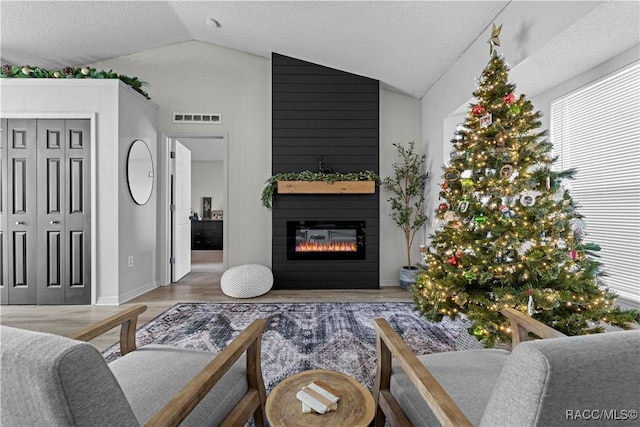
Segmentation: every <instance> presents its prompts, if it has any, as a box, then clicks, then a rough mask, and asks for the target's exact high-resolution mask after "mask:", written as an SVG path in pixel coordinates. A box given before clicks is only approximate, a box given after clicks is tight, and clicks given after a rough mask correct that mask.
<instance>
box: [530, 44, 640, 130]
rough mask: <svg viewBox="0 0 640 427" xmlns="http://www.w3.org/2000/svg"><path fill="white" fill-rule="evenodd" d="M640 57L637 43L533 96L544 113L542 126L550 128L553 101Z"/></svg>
mask: <svg viewBox="0 0 640 427" xmlns="http://www.w3.org/2000/svg"><path fill="white" fill-rule="evenodd" d="M639 59H640V45H637V46H634V47H632V48H631V49H628V50H626V51H625V52H623V53H621V54H620V55H616V56H615V57H613V58H611V59H609V60H608V61H607V62H604V63H602V64H600V65H598V66H596V67H594V68H592V69H591V70H589V71H587V72H585V73H582V74H579V75H577V76H575V77H573V78H572V79H569V80H567V81H565V82H563V83H562V84H559V85H557V86H554V87H553V88H551V89H549V90H547V91H545V92H543V93H541V94H538V95H536V96H535V97H531V98H530V99H531V103H532V104H533V106H534V107H535V109H536V110H540V112H541V113H542V118H541V120H540V122H541V123H542V128H543V129H550V119H551V101H553V100H554V99H556V98H559V97H561V96H563V95H566V94H568V93H570V92H573V91H575V90H577V89H580V88H581V87H583V86H585V85H588V84H589V83H591V82H594V81H596V80H599V79H601V78H602V77H605V76H606V75H608V74H611V73H613V72H614V71H616V70H619V69H621V68H624V67H626V66H627V65H629V64H631V63H633V62H635V61H638V60H639ZM621 108H624V106H621Z"/></svg>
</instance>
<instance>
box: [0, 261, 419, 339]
mask: <svg viewBox="0 0 640 427" xmlns="http://www.w3.org/2000/svg"><path fill="white" fill-rule="evenodd" d="M200 252H203V251H200ZM205 252H206V251H205ZM210 252H216V251H210ZM196 256H197V257H198V258H197V261H198V262H201V263H206V262H208V261H207V260H206V259H204V260H203V259H202V254H196ZM194 266H195V267H194V269H193V271H192V272H191V273H189V274H188V275H187V276H185V277H184V278H183V279H181V280H180V281H179V282H178V283H173V284H171V285H168V286H161V287H158V288H156V289H153V290H151V291H149V292H147V293H146V294H144V295H141V296H139V297H137V298H135V299H133V300H131V301H128V302H127V303H125V304H123V305H121V306H88V305H70V306H69V305H66V306H57V305H40V306H36V305H9V306H6V305H5V306H1V307H0V324H3V325H7V326H13V327H16V328H23V329H29V330H33V331H41V332H49V333H53V334H58V335H65V336H68V335H71V334H72V333H74V332H77V331H79V330H80V329H82V328H85V327H87V326H88V325H90V324H92V323H95V322H97V321H100V320H102V319H104V318H105V317H107V316H110V315H112V314H114V313H116V312H118V311H121V310H122V308H123V307H129V306H131V305H134V304H145V305H147V306H148V309H147V311H146V312H145V313H143V314H142V315H141V316H140V319H139V320H138V327H140V326H142V325H144V324H146V323H147V322H149V321H150V320H152V319H154V318H155V317H157V316H158V315H160V314H161V313H163V312H164V311H166V310H167V309H168V308H170V307H172V306H173V305H174V304H176V303H179V302H213V303H232V302H251V303H253V302H267V303H278V302H283V303H284V302H287V303H292V302H411V301H412V298H411V294H410V293H409V292H407V291H405V290H404V289H402V288H400V287H398V286H389V287H383V288H382V289H379V290H378V289H375V290H346V289H345V290H343V289H340V290H273V291H270V292H268V293H267V294H265V295H262V296H259V297H256V298H250V299H241V300H240V299H236V298H230V297H228V296H226V295H224V294H223V293H222V290H221V289H220V276H221V274H220V271H221V269H220V266H216V265H215V264H214V265H212V266H208V267H202V266H200V264H198V263H196V264H194ZM199 266H200V267H199ZM209 267H211V268H209ZM118 340H119V329H118V328H116V329H113V330H112V331H110V332H108V333H106V334H104V335H102V336H100V337H98V338H96V339H94V340H93V341H91V343H92V344H93V345H94V346H96V347H97V348H98V350H100V351H102V350H104V349H106V348H107V347H109V346H110V345H112V344H114V343H116V342H117V341H118Z"/></svg>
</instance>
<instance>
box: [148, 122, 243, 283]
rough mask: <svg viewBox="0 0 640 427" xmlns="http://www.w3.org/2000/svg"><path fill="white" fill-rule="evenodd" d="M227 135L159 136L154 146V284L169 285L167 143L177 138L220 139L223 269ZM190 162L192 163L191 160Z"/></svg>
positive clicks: (226, 226)
mask: <svg viewBox="0 0 640 427" xmlns="http://www.w3.org/2000/svg"><path fill="white" fill-rule="evenodd" d="M228 135H229V134H228V133H227V132H207V133H191V132H162V134H161V136H160V143H159V144H158V169H159V170H158V174H159V177H158V195H159V199H158V206H159V207H158V215H159V216H158V239H157V242H158V271H157V274H158V284H159V285H160V286H167V285H170V284H171V264H170V262H169V259H170V258H171V244H172V242H171V236H172V234H171V233H172V230H171V212H170V207H169V204H170V200H171V173H172V171H171V166H170V157H169V152H170V151H171V141H172V140H174V139H177V140H179V139H180V138H184V139H186V138H189V139H193V138H196V139H222V146H223V151H224V152H223V153H222V157H223V159H224V161H223V165H222V174H223V183H222V188H223V200H224V210H225V212H224V218H223V223H222V241H223V244H222V245H223V246H222V247H223V252H222V268H223V269H225V270H226V268H227V254H228V252H229V251H228V250H226V249H225V248H226V247H227V242H228V237H227V236H228V230H229V221H230V220H231V216H230V215H229V213H228V212H227V211H228V209H229V136H228ZM192 161H193V159H192Z"/></svg>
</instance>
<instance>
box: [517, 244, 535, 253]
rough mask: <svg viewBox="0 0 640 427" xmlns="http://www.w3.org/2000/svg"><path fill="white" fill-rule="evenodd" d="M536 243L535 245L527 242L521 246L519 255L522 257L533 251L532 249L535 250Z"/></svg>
mask: <svg viewBox="0 0 640 427" xmlns="http://www.w3.org/2000/svg"><path fill="white" fill-rule="evenodd" d="M534 244H535V243H533V241H531V240H526V241H524V242H522V243H521V244H520V247H519V248H518V255H520V256H522V255H524V254H526V253H527V252H529V251H530V250H531V248H533V246H534Z"/></svg>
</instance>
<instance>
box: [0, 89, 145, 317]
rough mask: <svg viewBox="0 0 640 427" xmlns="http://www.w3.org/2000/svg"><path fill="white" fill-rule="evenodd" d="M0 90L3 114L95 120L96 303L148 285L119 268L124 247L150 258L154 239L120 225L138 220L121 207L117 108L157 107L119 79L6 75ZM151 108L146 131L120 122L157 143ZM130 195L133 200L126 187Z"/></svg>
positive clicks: (93, 220)
mask: <svg viewBox="0 0 640 427" xmlns="http://www.w3.org/2000/svg"><path fill="white" fill-rule="evenodd" d="M0 89H1V93H2V96H1V97H0V110H1V111H2V115H3V117H25V118H29V117H33V118H37V117H41V118H90V119H91V121H92V128H91V132H92V134H91V137H92V138H91V139H92V140H91V144H92V146H91V150H92V151H91V157H92V164H91V167H92V183H91V197H92V200H91V203H92V217H91V224H92V235H91V244H92V251H91V257H92V268H93V269H92V301H93V302H95V303H97V304H118V303H120V302H122V300H121V298H120V294H121V292H122V291H124V292H127V291H129V292H132V291H133V290H134V289H136V288H140V287H144V286H145V283H146V282H147V281H148V280H152V279H147V278H139V277H137V276H130V275H124V276H121V275H120V273H119V272H120V270H121V268H122V267H123V265H124V266H126V258H125V259H124V264H123V257H122V256H121V250H122V249H123V247H127V249H128V250H129V251H131V252H134V253H138V251H140V253H146V254H147V260H148V254H149V252H150V250H151V245H152V243H151V242H145V241H144V238H145V237H144V236H146V234H147V231H148V230H147V229H146V228H141V229H140V230H139V231H138V229H136V228H135V227H133V226H131V227H129V226H127V225H124V226H125V227H129V228H126V229H121V228H120V225H121V223H123V222H124V221H125V220H126V219H127V218H134V219H136V218H137V215H136V214H135V213H130V212H129V211H128V210H127V208H123V207H122V206H121V205H122V203H123V201H126V199H125V197H124V195H123V185H124V177H125V173H124V166H123V161H124V160H123V159H124V156H126V153H124V148H123V147H122V146H121V145H122V142H121V140H120V135H119V121H120V120H121V119H122V117H121V115H120V114H119V107H122V105H120V100H124V99H127V98H128V99H129V100H130V101H131V102H132V103H131V105H130V106H131V108H134V106H133V105H134V104H138V105H146V108H151V110H153V107H149V105H148V104H147V101H146V100H144V99H142V98H141V97H140V95H139V94H137V93H135V92H133V91H132V89H130V88H129V87H127V86H125V85H124V84H123V83H121V82H120V81H118V80H89V79H87V80H75V79H73V80H67V79H65V80H54V79H2V80H0ZM125 103H126V102H125ZM151 110H149V111H151ZM149 111H148V112H147V114H146V115H145V116H144V121H146V122H147V123H146V124H145V128H144V131H143V132H142V133H139V132H137V131H134V129H137V127H135V126H134V127H132V128H129V127H128V126H127V125H126V124H123V125H122V129H123V130H127V129H129V130H130V131H131V133H130V135H131V137H144V138H146V139H148V140H149V141H155V140H156V135H155V133H153V132H152V131H151V127H152V125H151V121H152V120H153V119H154V118H153V117H151V116H153V115H154V113H151V112H149ZM136 117H138V116H136ZM131 119H132V120H133V115H132V117H131ZM136 126H137V125H136ZM126 194H127V197H128V198H129V199H130V197H129V195H128V190H127V193H126ZM151 206H152V205H150V206H149V209H151ZM147 214H148V215H150V217H151V218H150V219H149V221H152V222H153V224H154V226H155V222H154V221H155V215H154V214H153V213H151V212H147ZM145 216H146V215H145ZM121 219H122V221H121ZM123 235H124V236H123ZM151 235H152V236H153V235H154V233H151ZM139 238H140V239H139ZM153 245H154V246H155V243H153ZM153 251H155V247H154V248H153ZM141 261H143V262H144V257H142V259H141ZM152 268H153V265H152ZM148 277H152V276H148ZM138 280H140V281H138ZM133 292H134V293H135V291H133Z"/></svg>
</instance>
